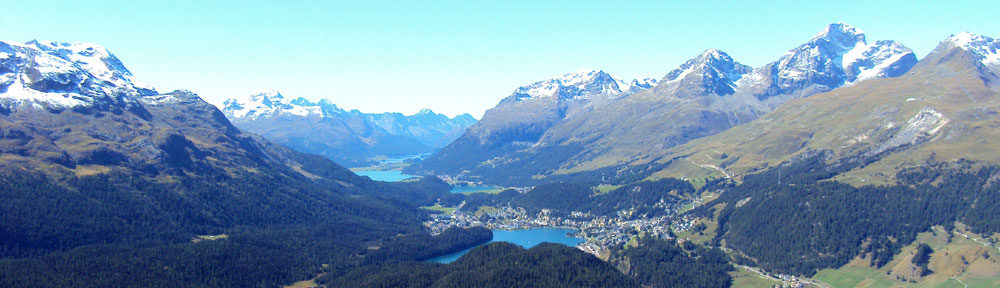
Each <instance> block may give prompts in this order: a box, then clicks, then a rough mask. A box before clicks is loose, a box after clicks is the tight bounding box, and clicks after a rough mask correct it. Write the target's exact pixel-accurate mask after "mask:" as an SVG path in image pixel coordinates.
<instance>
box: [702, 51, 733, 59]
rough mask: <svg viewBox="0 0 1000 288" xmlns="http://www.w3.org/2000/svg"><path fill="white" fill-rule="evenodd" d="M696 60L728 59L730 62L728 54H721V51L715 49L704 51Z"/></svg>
mask: <svg viewBox="0 0 1000 288" xmlns="http://www.w3.org/2000/svg"><path fill="white" fill-rule="evenodd" d="M698 58H710V59H728V60H730V61H731V60H732V58H731V57H729V54H726V52H723V51H722V50H719V49H715V48H712V49H708V50H705V52H701V55H698Z"/></svg>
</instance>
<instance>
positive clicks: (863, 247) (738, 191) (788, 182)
mask: <svg viewBox="0 0 1000 288" xmlns="http://www.w3.org/2000/svg"><path fill="white" fill-rule="evenodd" d="M823 159H824V155H823V154H822V153H821V154H818V155H816V156H814V157H809V158H803V159H798V160H797V161H793V162H790V163H786V164H785V165H782V166H780V167H776V168H772V169H769V170H767V171H765V172H762V173H759V174H756V175H750V176H747V177H745V179H744V181H743V183H741V184H739V185H726V184H720V183H716V184H713V185H710V186H713V187H712V188H711V189H722V190H723V191H725V192H724V193H723V194H722V196H720V197H719V198H718V199H717V200H716V201H715V202H714V203H712V202H710V203H709V204H708V205H704V206H702V207H701V208H699V209H696V210H694V211H692V212H691V213H693V214H695V215H701V216H704V217H710V215H711V213H713V211H714V208H713V206H715V205H716V204H719V203H725V204H726V206H725V208H722V210H721V211H719V212H720V213H719V216H718V221H719V227H720V231H719V232H720V233H718V234H717V237H716V239H715V243H720V242H721V240H725V243H726V246H728V247H730V248H733V249H736V250H739V251H741V252H743V253H745V254H746V255H748V256H750V257H752V258H754V259H756V262H757V264H759V265H760V266H762V267H764V268H766V269H768V270H770V271H775V272H780V273H790V274H800V275H812V274H813V273H815V271H816V270H818V269H822V268H833V267H839V266H841V265H844V264H846V263H847V262H848V261H850V259H852V258H854V257H856V256H859V255H860V256H865V257H866V259H869V261H870V263H871V264H872V265H874V266H876V267H881V266H882V265H885V264H887V263H888V262H889V260H891V259H892V256H893V255H894V254H897V253H898V252H899V251H900V248H901V247H903V246H906V245H908V244H909V243H911V242H913V240H914V239H915V237H916V235H917V233H920V232H924V231H928V230H929V229H930V227H931V226H934V225H944V226H945V227H952V225H953V224H954V222H955V221H960V222H963V223H966V224H968V225H969V226H970V227H972V229H974V230H975V231H976V232H982V233H994V232H998V231H1000V218H998V217H995V215H998V214H997V213H1000V210H998V209H1000V205H998V204H1000V191H998V189H1000V186H998V185H996V183H995V181H996V180H995V179H997V175H1000V168H998V167H995V166H985V167H981V166H979V165H976V164H975V163H973V162H969V161H957V162H952V163H937V162H930V163H926V164H925V165H922V166H919V167H915V168H909V169H905V170H903V171H901V172H899V173H898V175H897V176H896V179H897V180H898V182H897V183H896V184H895V185H888V186H872V185H869V186H862V187H854V186H851V185H847V184H843V183H839V182H836V181H823V180H824V179H829V178H830V177H832V176H833V175H835V174H836V173H838V172H839V171H844V170H845V169H848V168H850V167H857V166H852V165H848V164H843V165H828V164H827V163H825V162H824V161H823ZM858 163H862V164H863V163H864V162H858ZM779 177H780V178H779ZM779 179H780V183H779ZM948 230H950V229H948Z"/></svg>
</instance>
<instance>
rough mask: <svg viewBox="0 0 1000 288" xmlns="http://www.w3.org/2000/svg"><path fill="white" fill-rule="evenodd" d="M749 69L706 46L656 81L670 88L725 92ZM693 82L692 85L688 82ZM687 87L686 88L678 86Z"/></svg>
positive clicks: (729, 91) (733, 87)
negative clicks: (703, 49) (699, 52)
mask: <svg viewBox="0 0 1000 288" xmlns="http://www.w3.org/2000/svg"><path fill="white" fill-rule="evenodd" d="M752 70H753V69H752V68H750V67H749V66H746V65H743V64H740V63H738V62H736V61H734V60H733V58H732V57H730V56H729V54H726V52H722V51H721V50H718V49H708V50H705V51H704V52H702V53H701V54H699V55H698V57H695V58H692V59H691V60H688V61H687V62H684V64H681V65H680V66H678V67H677V68H675V69H674V70H671V71H670V73H667V75H666V76H664V77H663V80H661V81H660V83H662V84H663V85H669V87H672V88H673V89H681V90H688V89H697V90H696V91H698V92H695V91H687V92H695V93H696V94H697V93H699V92H700V91H705V92H709V93H712V94H716V95H728V94H732V93H734V92H735V88H736V81H738V80H739V79H741V78H743V75H745V74H747V73H750V72H751V71H752ZM691 85H694V86H691ZM681 87H688V88H683V89H682V88H681Z"/></svg>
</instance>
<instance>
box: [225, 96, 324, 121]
mask: <svg viewBox="0 0 1000 288" xmlns="http://www.w3.org/2000/svg"><path fill="white" fill-rule="evenodd" d="M222 112H223V113H225V114H226V115H227V116H229V117H230V118H231V119H249V120H254V119H262V118H270V117H273V116H277V115H282V114H290V115H296V116H310V115H314V116H323V109H322V108H321V107H320V106H319V105H317V104H315V103H312V102H309V100H307V99H305V98H295V99H285V96H284V95H281V92H278V91H277V90H261V91H257V92H255V93H253V94H251V95H250V97H247V98H244V99H235V98H230V99H228V100H226V101H225V102H223V107H222Z"/></svg>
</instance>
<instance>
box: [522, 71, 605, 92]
mask: <svg viewBox="0 0 1000 288" xmlns="http://www.w3.org/2000/svg"><path fill="white" fill-rule="evenodd" d="M602 78H607V79H610V78H611V77H610V76H608V74H607V73H604V71H599V70H582V71H579V72H575V73H566V74H563V75H560V76H556V77H554V78H552V79H549V80H544V81H538V82H535V83H532V84H531V85H527V86H522V87H520V88H518V89H517V90H516V91H515V92H514V94H516V95H518V97H517V98H518V99H525V98H537V97H552V96H557V94H559V93H560V90H566V88H575V90H578V91H583V90H584V89H585V87H586V86H588V84H593V82H594V80H595V79H602ZM610 83H611V84H612V85H614V87H606V86H603V85H602V87H600V88H601V90H602V92H603V91H605V90H606V91H607V92H610V93H617V92H620V91H618V87H617V85H616V83H614V81H611V82H610ZM602 84H603V83H602ZM562 94H577V95H567V96H570V98H572V97H577V96H582V94H583V93H565V91H563V93H562Z"/></svg>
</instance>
